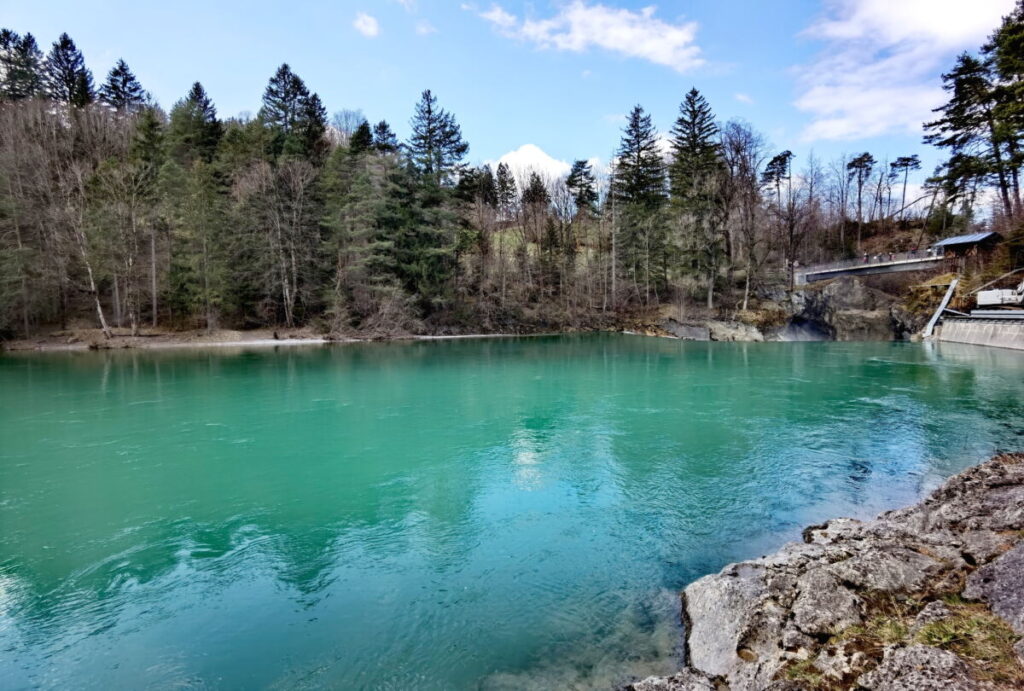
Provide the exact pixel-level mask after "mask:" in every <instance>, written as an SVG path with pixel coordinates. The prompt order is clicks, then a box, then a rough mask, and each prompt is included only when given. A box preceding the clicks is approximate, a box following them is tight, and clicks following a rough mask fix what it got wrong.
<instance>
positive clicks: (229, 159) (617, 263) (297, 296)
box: [0, 0, 1024, 338]
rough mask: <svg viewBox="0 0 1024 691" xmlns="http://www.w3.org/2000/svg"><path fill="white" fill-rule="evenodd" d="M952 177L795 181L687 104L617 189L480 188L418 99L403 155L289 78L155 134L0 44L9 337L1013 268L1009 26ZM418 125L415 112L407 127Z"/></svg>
mask: <svg viewBox="0 0 1024 691" xmlns="http://www.w3.org/2000/svg"><path fill="white" fill-rule="evenodd" d="M942 82H943V86H944V88H945V90H946V92H947V94H948V99H947V102H946V103H945V104H944V105H943V106H942V107H941V108H939V109H937V110H936V113H935V119H934V120H933V121H932V122H928V123H925V124H924V130H925V132H926V136H925V138H924V142H923V143H925V144H929V145H932V146H936V147H939V148H940V149H941V150H942V151H944V152H945V154H946V156H945V161H944V163H943V164H942V165H941V166H939V167H938V168H937V169H936V170H935V171H934V172H933V174H932V175H930V176H929V177H928V178H927V181H926V183H925V184H924V186H923V187H921V186H918V185H911V184H909V180H910V178H911V174H912V173H913V172H914V171H917V170H919V169H920V168H921V162H920V159H919V156H918V155H916V154H914V153H912V152H905V155H900V156H899V157H897V158H894V159H893V160H882V159H879V158H876V157H875V156H873V155H872V154H871V153H870V152H858V153H856V154H854V155H849V156H842V157H839V158H836V159H834V160H830V161H824V160H818V159H817V158H815V157H814V156H808V157H807V158H806V159H805V160H803V161H797V160H796V157H795V156H794V155H793V154H792V153H791V152H790V151H787V150H784V151H778V150H777V149H773V148H771V145H770V144H769V142H768V140H767V139H766V137H765V136H764V135H763V134H761V133H760V132H758V130H757V129H756V128H755V127H754V126H753V125H751V124H750V123H747V122H745V121H740V120H730V121H725V122H722V121H719V119H718V118H716V116H715V114H714V112H713V109H712V107H711V105H710V104H709V103H708V102H707V100H706V99H705V98H704V97H703V96H702V95H701V93H700V92H699V91H698V90H697V89H691V90H690V91H689V92H687V93H686V94H684V95H683V98H682V100H681V101H682V102H681V104H680V107H679V113H678V117H677V119H676V120H675V122H674V123H673V124H672V126H671V127H670V128H669V129H668V131H667V132H665V133H664V134H661V133H659V131H658V130H657V128H656V127H655V125H654V123H653V121H652V118H651V116H650V115H649V114H648V113H646V112H645V111H644V109H643V108H642V107H641V106H639V105H637V106H635V107H634V108H633V109H632V111H631V112H630V114H629V115H628V118H627V120H626V122H625V123H624V127H623V130H622V137H621V141H620V142H619V144H618V148H617V150H616V155H615V157H614V159H613V160H612V161H611V162H610V165H609V167H608V169H607V170H597V169H595V168H594V166H592V165H591V164H590V163H588V162H587V161H586V160H577V161H575V162H574V163H573V164H572V168H571V172H570V173H569V174H568V175H567V176H566V177H563V178H561V179H546V178H544V177H543V176H542V175H540V174H539V173H538V172H532V173H530V172H527V174H526V175H522V174H518V175H517V172H516V171H513V170H510V169H509V167H508V166H506V165H505V164H498V165H497V166H494V167H492V166H487V165H485V166H475V167H474V166H470V165H468V164H467V159H468V155H469V143H468V142H467V141H466V140H465V139H464V138H463V135H462V131H461V129H460V126H459V124H458V121H457V119H456V117H455V115H454V114H453V113H452V112H450V111H448V110H446V109H445V108H444V107H443V106H442V103H441V101H440V100H439V98H438V96H436V95H435V94H434V93H432V92H431V91H430V90H426V91H423V92H422V94H421V95H420V97H419V100H418V102H416V103H415V104H414V107H413V109H412V116H411V120H410V129H411V135H410V136H409V138H408V140H407V141H402V142H400V141H398V139H397V137H396V135H395V133H394V131H393V129H392V127H391V125H390V124H389V123H388V122H387V121H386V120H380V121H379V122H377V123H375V124H374V123H371V122H369V121H367V120H366V119H365V118H363V117H362V115H361V113H360V112H359V111H353V110H342V111H338V112H337V113H335V114H334V115H333V116H331V117H329V116H328V111H327V109H326V107H325V106H324V104H323V103H322V102H321V99H320V97H319V96H318V95H317V94H316V93H315V92H313V91H312V90H311V89H310V88H309V87H308V86H307V85H306V84H305V83H304V81H303V80H302V79H301V78H300V77H299V76H298V75H297V74H295V72H293V71H292V69H291V68H290V67H289V66H288V65H287V64H283V65H281V66H280V67H279V68H278V70H277V71H276V73H275V74H273V75H272V76H271V77H270V79H269V81H268V83H267V86H266V90H265V91H264V93H263V96H262V102H261V108H260V109H259V111H258V113H257V114H256V115H255V116H254V117H234V118H222V117H220V116H219V115H218V113H217V109H216V106H215V104H214V101H213V98H212V97H211V95H210V94H208V93H207V92H206V90H205V89H204V87H203V85H202V84H201V83H200V82H196V83H195V84H194V85H193V86H192V88H191V89H190V91H189V92H188V93H187V94H186V95H184V96H183V97H182V98H181V99H180V100H178V101H177V102H176V103H174V104H173V105H172V106H171V108H170V110H169V111H165V110H164V109H162V108H161V107H160V106H159V105H158V104H157V103H156V102H155V101H154V99H153V98H152V97H151V96H150V95H149V94H148V93H147V92H146V91H145V89H144V87H143V85H142V84H140V82H139V80H138V79H137V78H136V76H135V75H134V74H133V73H132V71H131V69H130V68H129V66H128V64H127V63H126V62H125V61H124V60H119V61H118V62H117V64H116V65H114V66H113V67H112V68H111V69H110V70H109V73H108V74H107V76H106V78H105V79H104V80H103V81H102V83H100V84H98V85H97V84H96V83H95V81H94V77H93V74H92V72H91V71H90V69H89V68H88V67H87V66H86V64H85V61H84V58H83V56H82V53H81V51H80V50H79V49H78V48H77V47H76V45H75V43H74V41H73V40H72V39H71V38H70V37H69V36H68V35H67V34H63V35H61V36H60V37H59V38H58V39H57V40H56V41H54V42H53V44H52V46H51V47H50V48H49V50H48V51H46V52H44V50H43V48H41V47H40V46H39V44H38V43H37V41H36V39H35V37H34V36H33V35H32V34H30V33H24V34H19V33H17V32H15V31H13V30H10V29H3V30H2V31H0V336H2V337H5V338H16V337H28V336H30V335H31V334H33V333H36V332H39V331H40V330H43V329H54V328H67V327H68V326H69V325H71V324H86V325H88V326H90V327H93V328H95V327H99V328H100V329H102V331H103V333H104V334H106V335H107V336H108V337H109V336H110V334H111V333H113V331H114V330H115V329H121V330H124V329H130V330H131V333H133V334H135V333H138V332H139V331H140V330H142V329H153V328H165V329H206V330H213V329H217V328H238V329H244V328H254V327H268V326H275V327H276V326H280V327H298V326H306V327H310V328H314V329H316V330H318V331H320V332H323V333H330V334H351V335H365V336H378V337H385V336H393V335H401V334H409V333H456V332H467V331H478V332H497V331H502V332H521V331H537V330H544V329H548V330H553V329H575V328H596V327H603V326H609V325H614V324H617V323H620V320H621V319H622V318H623V317H624V315H633V314H638V313H643V312H644V311H650V310H652V309H656V308H657V307H658V306H660V305H666V304H674V305H680V306H681V307H680V309H684V308H685V309H686V310H689V311H690V312H691V313H693V314H711V313H723V312H724V313H730V314H736V313H738V312H741V311H744V310H748V309H753V308H754V306H755V305H756V304H757V303H758V302H759V301H760V300H764V299H767V298H768V297H769V296H771V295H777V294H778V293H779V291H780V290H782V291H785V290H786V289H787V288H791V281H792V271H793V268H794V266H798V265H801V264H808V263H814V262H819V261H831V260H835V259H841V258H849V257H859V256H861V254H863V253H867V252H880V251H900V250H906V249H913V248H917V247H924V246H925V245H926V244H927V243H928V242H930V241H933V240H935V239H937V238H940V237H944V236H947V235H953V234H956V233H960V232H964V231H965V230H971V229H975V228H977V227H979V226H985V227H989V228H991V229H994V230H997V231H999V232H1000V233H1002V234H1003V235H1004V237H1006V238H1007V239H1008V240H1009V242H1008V243H1007V244H1006V246H1007V248H1008V250H1007V255H1006V257H1005V261H1006V262H1014V263H1020V262H1021V261H1024V239H1022V236H1021V233H1022V231H1021V227H1022V224H1021V214H1022V206H1021V193H1020V169H1021V166H1022V165H1024V150H1022V137H1024V0H1022V2H1019V3H1018V5H1017V7H1016V9H1015V10H1014V11H1013V12H1012V13H1011V14H1010V15H1009V16H1007V17H1006V18H1005V19H1004V20H1003V22H1002V24H1001V25H1000V26H999V27H997V28H995V30H994V32H993V33H992V35H991V37H990V39H989V40H988V41H987V42H986V43H985V45H983V46H981V47H980V48H979V51H978V52H977V53H976V54H970V53H964V54H963V55H960V56H959V57H958V58H957V59H956V61H955V64H953V65H952V67H951V69H950V70H949V72H947V73H946V74H943V75H942ZM412 100H413V99H410V101H412Z"/></svg>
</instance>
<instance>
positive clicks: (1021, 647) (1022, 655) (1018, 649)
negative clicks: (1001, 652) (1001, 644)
mask: <svg viewBox="0 0 1024 691" xmlns="http://www.w3.org/2000/svg"><path fill="white" fill-rule="evenodd" d="M1013 652H1015V653H1017V662H1019V663H1020V666H1021V667H1024V638H1022V639H1020V640H1019V641H1017V643H1016V644H1015V645H1014V646H1013Z"/></svg>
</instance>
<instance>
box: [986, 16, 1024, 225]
mask: <svg viewBox="0 0 1024 691" xmlns="http://www.w3.org/2000/svg"><path fill="white" fill-rule="evenodd" d="M982 53H983V54H984V55H985V56H986V59H987V62H988V63H989V65H990V67H991V69H992V71H993V72H994V73H995V75H996V80H995V94H994V95H995V101H996V103H995V107H994V108H993V115H994V116H995V119H996V121H997V122H998V123H999V139H1000V140H1002V141H1003V142H1005V144H1006V153H1007V162H1006V163H1007V166H1008V168H1009V173H1010V179H1011V185H1012V188H1013V205H1014V212H1015V214H1019V213H1021V190H1020V187H1021V183H1020V168H1021V167H1022V166H1024V141H1022V139H1024V0H1017V4H1016V6H1015V7H1014V9H1013V11H1012V12H1010V14H1008V15H1007V16H1006V17H1004V18H1003V23H1002V24H1001V25H1000V26H999V28H998V29H996V31H995V32H994V33H993V34H992V37H991V38H990V39H989V40H988V42H987V43H986V44H985V45H984V46H982Z"/></svg>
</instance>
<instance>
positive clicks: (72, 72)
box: [43, 34, 94, 108]
mask: <svg viewBox="0 0 1024 691" xmlns="http://www.w3.org/2000/svg"><path fill="white" fill-rule="evenodd" d="M43 75H44V76H43V83H44V86H45V91H46V95H47V96H49V97H50V98H51V99H53V100H54V101H57V102H58V103H64V104H67V105H70V106H74V107H76V108H81V107H84V106H87V105H89V104H90V103H92V102H93V98H94V93H93V84H92V72H90V71H89V70H88V69H87V68H86V67H85V59H84V58H83V57H82V52H81V51H80V50H78V47H77V46H75V42H74V41H72V40H71V37H70V36H68V35H67V34H61V35H60V38H58V39H57V40H56V41H54V43H53V47H52V48H51V49H50V52H49V54H48V55H47V56H46V64H45V69H44V72H43Z"/></svg>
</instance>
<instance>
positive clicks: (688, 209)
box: [669, 89, 726, 309]
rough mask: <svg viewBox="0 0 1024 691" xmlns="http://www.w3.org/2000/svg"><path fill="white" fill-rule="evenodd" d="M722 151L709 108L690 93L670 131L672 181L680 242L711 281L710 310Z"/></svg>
mask: <svg viewBox="0 0 1024 691" xmlns="http://www.w3.org/2000/svg"><path fill="white" fill-rule="evenodd" d="M723 172H724V166H723V160H722V150H721V145H720V143H719V139H718V125H716V124H715V116H714V114H713V113H712V112H711V106H710V105H709V104H708V102H707V100H706V99H705V98H704V97H703V96H702V95H701V93H700V92H699V91H697V89H690V91H688V92H687V94H686V97H685V98H684V99H683V102H682V104H680V106H679V116H678V117H677V118H676V122H675V124H674V126H673V127H672V163H671V165H670V166H669V182H670V187H671V190H672V206H673V210H674V214H673V216H674V218H675V219H676V221H677V223H678V230H679V238H678V242H679V244H680V248H681V249H682V250H683V252H684V255H685V256H688V257H690V258H691V265H693V266H694V268H696V269H697V271H698V273H699V274H701V275H702V276H703V277H704V279H705V280H706V281H707V307H708V309H711V308H712V307H713V306H714V291H715V284H716V282H717V280H718V272H719V269H720V267H721V265H722V263H723V261H724V257H725V254H726V252H725V246H724V245H725V236H724V233H723V230H724V220H725V219H724V217H723V214H722V213H721V212H722V206H723V205H722V179H723Z"/></svg>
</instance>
